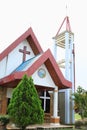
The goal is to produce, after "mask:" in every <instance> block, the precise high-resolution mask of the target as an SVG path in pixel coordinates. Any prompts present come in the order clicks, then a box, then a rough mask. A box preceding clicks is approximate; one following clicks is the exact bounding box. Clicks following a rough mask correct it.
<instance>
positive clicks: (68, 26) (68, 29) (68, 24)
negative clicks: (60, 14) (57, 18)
mask: <svg viewBox="0 0 87 130" xmlns="http://www.w3.org/2000/svg"><path fill="white" fill-rule="evenodd" d="M65 22H66V31H70V32H71V26H70V21H69V17H68V16H66V17H65V18H64V20H63V22H62V24H61V25H60V27H59V30H58V32H57V34H56V36H58V34H59V32H60V30H61V28H62V26H63V25H64V23H65Z"/></svg>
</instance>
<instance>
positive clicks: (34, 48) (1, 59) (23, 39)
mask: <svg viewBox="0 0 87 130" xmlns="http://www.w3.org/2000/svg"><path fill="white" fill-rule="evenodd" d="M41 52H43V51H42V48H41V47H40V44H39V42H38V40H37V39H36V37H35V35H34V33H33V30H32V29H31V28H29V30H28V31H26V32H25V33H24V34H23V35H21V36H20V37H19V38H18V39H17V40H16V41H15V42H13V43H12V44H11V45H10V46H9V47H8V48H7V49H6V50H5V51H3V52H2V53H1V54H0V70H3V72H2V74H0V78H2V77H4V76H6V75H9V74H10V73H12V71H13V70H14V69H15V68H17V67H18V66H19V65H20V64H21V63H22V62H24V61H25V60H28V59H30V58H32V57H34V56H35V55H38V54H39V53H41Z"/></svg>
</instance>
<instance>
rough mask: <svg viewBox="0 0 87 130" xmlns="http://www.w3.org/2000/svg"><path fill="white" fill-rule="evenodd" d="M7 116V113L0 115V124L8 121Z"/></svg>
mask: <svg viewBox="0 0 87 130" xmlns="http://www.w3.org/2000/svg"><path fill="white" fill-rule="evenodd" d="M9 119H10V118H9V116H8V115H0V124H2V125H6V124H7V123H9Z"/></svg>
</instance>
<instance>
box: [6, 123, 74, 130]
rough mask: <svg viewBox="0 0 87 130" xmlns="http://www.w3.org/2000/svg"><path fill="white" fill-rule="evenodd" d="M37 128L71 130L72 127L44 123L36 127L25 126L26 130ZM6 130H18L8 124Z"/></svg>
mask: <svg viewBox="0 0 87 130" xmlns="http://www.w3.org/2000/svg"><path fill="white" fill-rule="evenodd" d="M37 128H73V126H72V125H71V126H69V125H60V124H52V123H44V124H41V125H40V124H39V125H38V124H37V125H29V126H27V129H30V130H31V129H32V130H33V129H34V130H35V129H37ZM7 129H8V130H14V129H19V128H17V127H16V126H15V125H14V124H8V125H7Z"/></svg>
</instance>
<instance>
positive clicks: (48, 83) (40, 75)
mask: <svg viewBox="0 0 87 130" xmlns="http://www.w3.org/2000/svg"><path fill="white" fill-rule="evenodd" d="M32 78H33V80H34V83H35V85H38V86H43V87H44V86H45V87H49V88H55V83H54V81H53V79H52V77H51V76H50V74H49V71H48V70H47V68H46V66H45V64H43V65H41V66H40V67H39V68H38V69H37V70H36V71H35V72H34V74H33V75H32Z"/></svg>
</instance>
